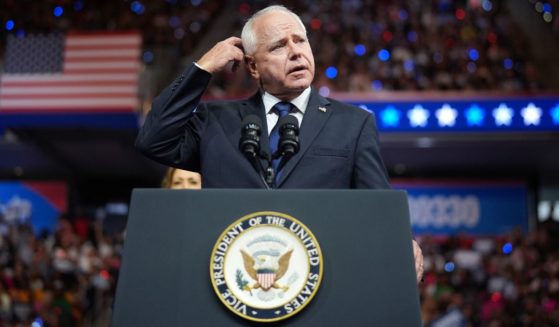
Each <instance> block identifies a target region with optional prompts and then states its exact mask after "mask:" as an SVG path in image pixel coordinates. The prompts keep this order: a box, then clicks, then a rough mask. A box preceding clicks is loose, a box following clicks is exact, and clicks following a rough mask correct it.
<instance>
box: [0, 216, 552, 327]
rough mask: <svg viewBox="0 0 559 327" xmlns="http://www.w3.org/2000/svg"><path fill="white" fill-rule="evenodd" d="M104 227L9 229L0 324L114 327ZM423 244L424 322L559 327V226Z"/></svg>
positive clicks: (116, 257)
mask: <svg viewBox="0 0 559 327" xmlns="http://www.w3.org/2000/svg"><path fill="white" fill-rule="evenodd" d="M103 230H104V229H103V226H102V224H101V223H99V222H91V221H89V220H87V219H73V220H67V219H60V221H59V225H58V228H57V230H56V232H55V233H54V234H52V235H50V234H43V235H41V236H37V235H35V234H34V233H33V231H32V230H31V228H30V226H28V225H19V226H16V225H10V226H5V225H4V226H3V228H2V234H1V236H0V253H1V255H0V271H1V276H0V325H1V326H54V327H64V326H108V325H110V319H111V313H112V305H113V301H114V295H115V289H116V283H117V279H118V272H119V268H120V265H121V254H122V249H123V242H124V237H123V234H122V233H116V234H113V235H112V236H108V235H107V234H106V233H104V232H103ZM418 240H419V242H420V244H421V247H422V249H423V253H424V256H425V278H424V282H423V283H421V284H420V285H419V288H420V294H421V300H420V301H421V302H420V303H421V315H422V319H423V322H424V326H426V327H441V326H464V327H473V326H481V327H485V326H487V327H505V326H540V327H553V326H559V252H558V251H557V249H559V226H557V225H554V226H543V225H541V226H540V228H538V229H536V230H535V231H533V232H531V233H529V234H528V235H523V234H522V233H521V232H520V231H513V232H510V233H508V234H506V235H502V236H498V237H477V238H476V237H472V236H468V235H458V236H455V237H450V238H448V237H445V238H436V237H431V236H423V237H421V236H419V237H418ZM33 323H35V325H32V324H33Z"/></svg>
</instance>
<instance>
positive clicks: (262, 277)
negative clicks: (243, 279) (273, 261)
mask: <svg viewBox="0 0 559 327" xmlns="http://www.w3.org/2000/svg"><path fill="white" fill-rule="evenodd" d="M256 276H257V277H258V284H260V286H261V287H262V289H263V290H264V291H267V290H269V289H270V288H271V287H272V285H274V282H275V281H276V272H275V271H273V270H268V269H266V270H259V271H257V274H256Z"/></svg>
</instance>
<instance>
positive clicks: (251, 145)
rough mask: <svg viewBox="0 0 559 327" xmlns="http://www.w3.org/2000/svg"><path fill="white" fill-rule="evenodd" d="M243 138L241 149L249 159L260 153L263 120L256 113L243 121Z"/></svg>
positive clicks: (240, 143) (240, 144)
mask: <svg viewBox="0 0 559 327" xmlns="http://www.w3.org/2000/svg"><path fill="white" fill-rule="evenodd" d="M241 125H242V127H241V139H240V140H239V150H241V152H242V153H243V154H244V155H245V156H247V157H248V158H249V159H253V158H256V157H258V156H259V154H260V134H261V133H262V127H261V126H262V120H260V118H259V117H258V116H256V115H248V116H246V117H245V118H244V119H243V122H242V123H241Z"/></svg>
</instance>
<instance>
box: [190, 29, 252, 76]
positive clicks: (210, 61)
mask: <svg viewBox="0 0 559 327" xmlns="http://www.w3.org/2000/svg"><path fill="white" fill-rule="evenodd" d="M241 46H242V42H241V39H240V38H238V37H235V36H232V37H230V38H228V39H225V40H223V41H221V42H218V43H217V44H216V45H214V47H213V48H211V49H210V51H208V52H206V53H205V54H204V55H203V56H202V58H200V60H198V61H197V62H196V63H197V64H198V65H199V66H200V67H202V68H203V69H204V70H206V71H207V72H209V73H211V74H213V73H216V72H219V71H222V70H223V69H224V68H225V67H226V66H227V64H229V63H230V62H233V71H235V70H236V69H237V68H238V67H239V64H240V63H241V62H242V61H243V58H244V53H243V50H241Z"/></svg>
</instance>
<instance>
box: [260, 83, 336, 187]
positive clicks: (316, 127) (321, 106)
mask: <svg viewBox="0 0 559 327" xmlns="http://www.w3.org/2000/svg"><path fill="white" fill-rule="evenodd" d="M331 113H332V108H330V101H328V100H327V99H326V98H323V97H322V96H320V95H319V94H317V93H316V91H315V90H314V88H313V89H312V91H311V96H310V98H309V104H308V105H307V109H306V110H305V114H304V117H303V123H302V125H301V128H300V129H299V152H298V153H297V154H296V155H295V156H293V158H291V159H290V160H289V161H288V162H287V164H286V165H285V166H284V167H283V169H282V171H281V177H280V180H279V181H278V186H281V184H283V182H284V181H285V180H286V179H287V177H288V176H289V174H291V172H292V171H293V168H295V166H296V165H297V164H298V163H299V161H300V160H301V158H302V157H303V155H304V154H305V152H306V151H307V150H308V149H309V147H310V146H311V144H312V143H313V142H314V139H315V138H316V137H317V136H318V133H319V132H320V131H321V130H322V128H323V127H324V124H326V121H327V120H328V118H329V117H330V114H331ZM266 144H267V143H266Z"/></svg>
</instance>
